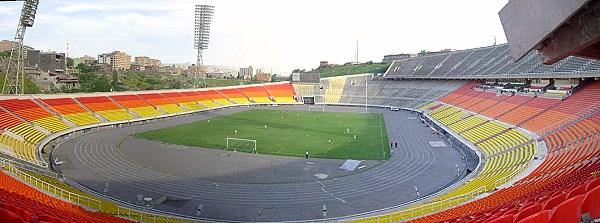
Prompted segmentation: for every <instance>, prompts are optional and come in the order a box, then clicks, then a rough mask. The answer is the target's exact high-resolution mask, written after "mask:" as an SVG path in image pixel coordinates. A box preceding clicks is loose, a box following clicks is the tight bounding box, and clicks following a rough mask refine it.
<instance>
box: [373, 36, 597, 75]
mask: <svg viewBox="0 0 600 223" xmlns="http://www.w3.org/2000/svg"><path fill="white" fill-rule="evenodd" d="M540 61H541V59H540V55H539V53H538V52H537V51H531V52H530V53H529V54H528V55H526V56H525V57H524V58H523V59H521V60H519V61H518V62H513V60H512V58H511V56H510V51H509V50H508V44H500V45H496V46H489V47H482V48H475V49H467V50H458V51H450V52H442V53H436V54H432V55H425V56H417V57H410V58H406V59H401V60H396V61H394V62H393V63H392V64H391V65H390V67H389V69H388V71H387V72H386V73H385V74H384V77H386V78H413V77H416V78H423V77H472V78H474V77H488V78H490V77H496V76H506V75H511V76H523V77H529V76H535V75H539V74H546V73H553V74H555V75H562V76H565V77H569V76H575V75H577V74H578V73H579V72H582V71H586V72H587V71H596V72H597V71H600V65H598V64H600V63H598V62H597V61H593V60H590V59H585V58H580V57H567V58H565V59H563V60H561V61H559V62H556V63H555V64H554V65H544V64H542V63H541V62H540Z"/></svg>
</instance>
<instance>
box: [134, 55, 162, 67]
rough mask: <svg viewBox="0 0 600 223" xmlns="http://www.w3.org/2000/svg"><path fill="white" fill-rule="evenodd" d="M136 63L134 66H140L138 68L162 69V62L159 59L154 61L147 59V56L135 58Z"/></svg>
mask: <svg viewBox="0 0 600 223" xmlns="http://www.w3.org/2000/svg"><path fill="white" fill-rule="evenodd" d="M134 61H135V62H134V64H135V65H138V66H144V67H148V66H157V67H160V60H158V59H152V58H150V57H146V56H138V57H135V59H134Z"/></svg>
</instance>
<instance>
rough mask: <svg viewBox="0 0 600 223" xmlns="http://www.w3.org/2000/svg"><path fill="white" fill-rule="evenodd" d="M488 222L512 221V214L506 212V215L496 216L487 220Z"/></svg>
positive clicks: (504, 222) (505, 222)
mask: <svg viewBox="0 0 600 223" xmlns="http://www.w3.org/2000/svg"><path fill="white" fill-rule="evenodd" d="M488 223H513V216H512V215H510V214H508V215H504V216H501V217H498V218H495V219H494V220H492V221H489V222H488Z"/></svg>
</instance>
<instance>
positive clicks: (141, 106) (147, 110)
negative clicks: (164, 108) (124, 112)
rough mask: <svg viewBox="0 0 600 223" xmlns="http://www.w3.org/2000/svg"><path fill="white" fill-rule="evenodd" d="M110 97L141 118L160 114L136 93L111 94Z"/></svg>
mask: <svg viewBox="0 0 600 223" xmlns="http://www.w3.org/2000/svg"><path fill="white" fill-rule="evenodd" d="M110 98H112V99H113V100H114V101H115V102H117V103H119V104H120V105H121V106H123V107H124V108H127V109H128V110H130V111H132V112H134V113H135V114H137V115H138V116H139V117H142V118H147V117H155V116H159V115H162V113H161V112H159V111H158V110H156V109H155V108H154V107H153V106H152V105H150V104H148V103H147V102H146V101H144V100H143V99H141V98H140V97H138V96H137V95H113V96H110Z"/></svg>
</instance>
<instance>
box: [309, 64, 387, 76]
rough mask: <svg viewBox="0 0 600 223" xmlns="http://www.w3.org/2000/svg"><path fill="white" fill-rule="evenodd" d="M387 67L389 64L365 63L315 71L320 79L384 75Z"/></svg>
mask: <svg viewBox="0 0 600 223" xmlns="http://www.w3.org/2000/svg"><path fill="white" fill-rule="evenodd" d="M389 66H390V64H389V63H372V64H368V63H365V64H357V65H340V66H334V67H327V68H319V69H317V71H319V74H321V77H335V76H342V75H351V74H364V73H384V72H385V71H386V70H387V68H388V67H389Z"/></svg>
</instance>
